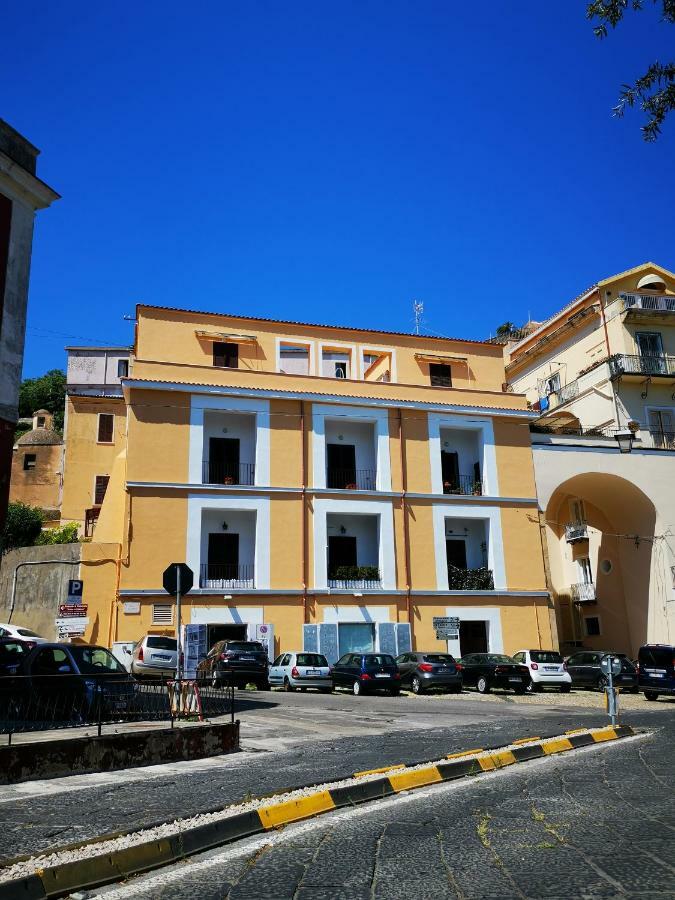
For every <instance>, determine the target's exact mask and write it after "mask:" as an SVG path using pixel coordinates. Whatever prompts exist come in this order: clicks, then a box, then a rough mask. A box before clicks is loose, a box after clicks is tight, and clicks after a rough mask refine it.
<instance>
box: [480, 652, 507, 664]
mask: <svg viewBox="0 0 675 900" xmlns="http://www.w3.org/2000/svg"><path fill="white" fill-rule="evenodd" d="M483 659H485V662H489V663H515V659H511V657H510V656H505V655H504V654H503V653H486V654H485V656H484V657H483ZM479 661H480V657H479Z"/></svg>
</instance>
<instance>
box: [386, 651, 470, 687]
mask: <svg viewBox="0 0 675 900" xmlns="http://www.w3.org/2000/svg"><path fill="white" fill-rule="evenodd" d="M396 665H397V666H398V670H399V672H400V673H401V684H402V685H403V686H404V687H407V686H410V688H412V692H413V694H423V693H424V692H425V691H427V690H429V689H430V688H435V687H437V688H448V689H449V690H450V691H451V692H452V693H453V694H459V693H460V691H461V690H462V672H461V666H458V664H457V661H456V660H455V657H454V656H451V655H450V654H449V653H423V652H421V651H416V652H414V653H402V654H401V655H400V656H397V657H396Z"/></svg>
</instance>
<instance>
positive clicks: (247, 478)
mask: <svg viewBox="0 0 675 900" xmlns="http://www.w3.org/2000/svg"><path fill="white" fill-rule="evenodd" d="M202 484H255V463H238V464H237V463H234V464H233V463H222V462H209V460H208V459H207V460H205V461H204V463H203V464H202Z"/></svg>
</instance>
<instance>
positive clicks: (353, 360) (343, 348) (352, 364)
mask: <svg viewBox="0 0 675 900" xmlns="http://www.w3.org/2000/svg"><path fill="white" fill-rule="evenodd" d="M324 350H327V351H328V353H330V352H331V351H335V352H336V353H344V354H346V355H348V356H349V363H348V365H347V368H348V370H349V371H348V373H347V378H346V380H347V381H358V380H359V379H360V378H361V373H360V372H359V371H358V369H359V368H360V367H359V356H358V354H357V352H356V350H357V346H356V344H346V343H343V342H341V341H319V352H318V355H317V360H316V365H317V374H318V375H319V376H320V377H321V378H331V377H332V380H333V381H344V380H345V379H344V378H336V377H335V376H330V375H324V374H323V352H324Z"/></svg>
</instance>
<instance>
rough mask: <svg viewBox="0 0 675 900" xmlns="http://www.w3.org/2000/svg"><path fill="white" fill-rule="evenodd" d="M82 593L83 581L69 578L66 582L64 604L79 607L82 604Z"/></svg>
mask: <svg viewBox="0 0 675 900" xmlns="http://www.w3.org/2000/svg"><path fill="white" fill-rule="evenodd" d="M83 591H84V581H80V580H78V579H74V578H71V579H70V581H69V582H68V596H67V597H66V603H67V604H68V605H69V606H79V604H80V603H82V594H83Z"/></svg>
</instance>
